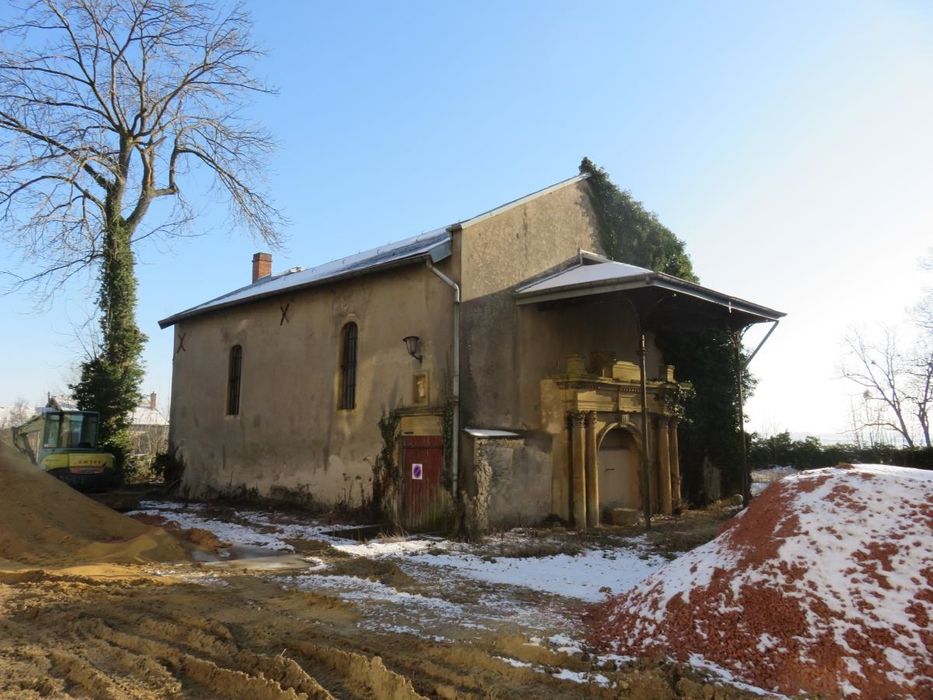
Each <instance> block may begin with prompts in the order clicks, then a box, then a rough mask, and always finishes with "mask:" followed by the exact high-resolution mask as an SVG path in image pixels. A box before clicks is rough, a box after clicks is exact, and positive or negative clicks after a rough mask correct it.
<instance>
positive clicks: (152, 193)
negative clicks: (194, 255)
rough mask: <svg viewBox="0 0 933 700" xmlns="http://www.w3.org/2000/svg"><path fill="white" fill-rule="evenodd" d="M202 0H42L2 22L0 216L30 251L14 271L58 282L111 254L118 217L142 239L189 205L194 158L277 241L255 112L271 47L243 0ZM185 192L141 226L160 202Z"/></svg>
mask: <svg viewBox="0 0 933 700" xmlns="http://www.w3.org/2000/svg"><path fill="white" fill-rule="evenodd" d="M214 7H215V5H214V4H213V3H202V2H197V1H191V0H38V1H37V2H33V3H30V4H28V5H25V6H24V7H23V8H22V10H23V12H22V14H21V17H20V19H19V20H18V21H17V22H15V23H13V24H9V25H7V26H5V27H0V42H2V44H0V45H2V47H3V49H2V50H0V224H2V226H3V235H4V237H5V238H6V240H7V241H8V242H9V243H11V244H12V245H13V246H14V247H15V248H16V249H18V250H20V251H21V252H22V253H23V254H24V255H25V258H26V262H27V263H28V264H29V265H30V267H32V265H34V264H36V263H38V269H32V271H31V272H30V273H27V274H25V275H23V274H21V273H18V272H12V271H7V272H6V274H7V276H8V281H12V282H13V283H14V285H16V284H22V283H24V282H32V281H40V282H43V283H52V284H53V285H57V284H60V283H61V282H62V281H64V280H67V279H68V278H69V277H71V276H73V275H74V274H75V273H77V272H79V271H80V270H82V269H84V268H86V267H88V266H90V265H93V264H94V263H95V262H97V261H99V260H100V259H102V258H103V257H104V255H105V254H106V250H107V245H108V233H109V232H110V231H111V230H112V229H113V228H114V227H115V226H116V225H117V224H119V225H120V227H121V228H123V229H125V233H126V235H127V236H128V237H129V241H130V243H135V242H136V241H138V240H140V239H141V238H143V237H145V236H147V235H152V234H154V233H157V234H167V233H172V232H177V231H178V225H179V224H180V223H184V222H186V221H187V219H188V216H189V215H188V213H187V212H188V211H189V209H188V208H187V206H186V204H187V202H186V201H185V199H184V190H183V182H182V181H183V179H184V177H185V176H187V175H190V174H192V171H193V170H195V169H200V170H202V171H203V172H205V173H207V174H208V175H210V176H212V177H213V181H214V182H215V184H216V185H218V186H219V187H220V188H221V189H222V190H224V191H225V192H226V194H227V195H228V197H229V201H230V203H231V204H232V209H233V213H234V214H235V216H236V217H237V218H238V219H239V220H240V221H242V222H243V223H245V224H246V225H247V226H248V227H249V228H250V229H251V230H252V232H254V233H256V234H258V235H259V236H260V237H261V238H263V239H264V240H266V241H268V242H270V243H273V244H274V243H276V242H278V236H279V233H278V224H279V222H280V217H279V214H278V212H277V211H276V210H275V208H274V207H273V206H272V205H271V204H270V203H269V200H268V199H267V198H266V197H265V195H264V194H263V192H262V190H261V188H260V187H258V185H259V182H258V180H257V178H259V177H260V175H261V173H262V172H263V167H262V166H263V164H264V162H265V157H266V156H267V155H268V153H269V150H270V148H271V146H272V143H271V140H270V138H269V137H268V135H267V134H266V133H265V132H263V131H262V130H260V129H257V128H255V127H253V126H251V125H250V124H248V123H245V122H244V121H243V120H242V119H241V118H240V111H241V107H242V103H243V99H242V98H243V97H244V94H245V93H249V92H268V89H267V87H266V86H265V85H263V84H262V83H261V82H259V81H258V80H256V79H255V78H253V77H252V76H251V74H250V72H249V66H250V64H251V62H252V61H253V60H254V59H255V58H257V57H258V56H259V55H261V52H260V51H259V50H258V49H257V48H256V47H255V46H254V44H253V43H252V42H251V40H250V39H249V30H250V21H249V18H248V16H247V15H246V14H245V12H244V11H243V10H242V8H241V7H240V6H239V5H235V6H233V7H232V8H231V9H229V10H228V11H226V12H219V11H217V10H215V9H214ZM160 198H171V199H174V200H176V202H177V203H178V204H179V205H180V206H179V207H178V208H177V209H176V211H175V212H174V214H175V215H174V216H169V217H168V220H167V221H166V220H163V221H162V224H161V225H160V226H156V227H153V228H150V229H148V230H145V231H143V230H142V228H141V224H142V222H143V220H144V218H145V217H146V215H147V213H148V212H149V209H150V206H151V205H152V203H153V202H154V201H156V200H158V199H160Z"/></svg>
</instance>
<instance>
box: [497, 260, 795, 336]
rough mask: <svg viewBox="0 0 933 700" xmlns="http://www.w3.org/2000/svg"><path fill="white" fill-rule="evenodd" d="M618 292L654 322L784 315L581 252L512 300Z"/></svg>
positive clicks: (725, 321)
mask: <svg viewBox="0 0 933 700" xmlns="http://www.w3.org/2000/svg"><path fill="white" fill-rule="evenodd" d="M596 295H617V296H620V297H625V298H626V299H628V300H629V301H630V302H632V303H633V304H634V305H635V306H636V307H637V308H638V310H639V312H640V313H641V315H642V317H643V319H644V320H645V321H651V323H650V325H651V326H653V327H656V328H657V327H662V326H668V325H672V326H677V327H684V326H689V325H696V326H701V327H702V326H712V325H716V326H722V325H727V326H729V327H732V328H742V327H745V326H749V325H752V324H755V323H765V322H769V321H777V320H778V319H780V318H783V317H784V316H785V314H784V313H783V312H781V311H775V310H774V309H771V308H768V307H766V306H762V305H760V304H755V303H753V302H750V301H746V300H745V299H740V298H739V297H735V296H731V295H729V294H724V293H722V292H718V291H716V290H715V289H710V288H709V287H703V286H701V285H699V284H696V283H694V282H688V281H687V280H683V279H680V278H679V277H674V276H672V275H666V274H664V273H662V272H654V271H652V270H648V269H646V268H643V267H636V266H634V265H627V264H625V263H619V262H615V261H612V260H607V259H605V258H601V257H599V256H595V255H592V254H581V256H580V259H579V261H578V262H576V263H575V264H573V265H571V266H570V267H568V268H566V269H564V270H561V271H559V272H557V273H554V274H552V275H549V276H548V277H545V278H544V279H538V280H535V281H533V282H531V283H529V284H526V285H523V286H521V287H519V288H518V289H516V290H515V298H516V303H517V304H519V305H526V304H545V303H559V302H571V301H573V300H577V299H582V298H585V297H591V296H596Z"/></svg>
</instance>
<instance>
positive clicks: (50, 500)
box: [0, 445, 188, 570]
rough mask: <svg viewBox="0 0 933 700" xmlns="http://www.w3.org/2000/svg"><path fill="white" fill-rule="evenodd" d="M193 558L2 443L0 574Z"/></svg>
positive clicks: (156, 532)
mask: <svg viewBox="0 0 933 700" xmlns="http://www.w3.org/2000/svg"><path fill="white" fill-rule="evenodd" d="M187 558H188V555H187V553H186V552H185V550H184V548H183V547H182V546H181V545H180V544H178V542H176V541H175V540H174V538H172V537H171V535H169V534H167V533H166V532H165V531H164V530H161V529H158V528H153V527H149V526H148V525H144V524H142V523H139V522H136V521H135V520H133V519H132V518H127V517H126V516H124V515H120V514H119V513H117V512H116V511H113V510H111V509H110V508H108V507H106V506H104V505H101V504H100V503H97V502H96V501H93V500H91V499H90V498H88V497H87V496H84V495H83V494H81V493H78V492H77V491H75V490H74V489H73V488H71V487H70V486H68V485H67V484H64V483H62V482H61V481H59V480H58V479H56V478H54V477H52V476H49V475H48V474H46V473H45V472H43V471H41V470H39V469H38V468H37V467H35V466H33V465H32V464H30V463H29V462H28V461H26V460H25V459H23V458H22V457H21V456H20V455H19V454H18V453H16V452H14V451H13V450H11V449H9V448H7V447H4V446H2V445H0V570H3V569H16V568H21V567H22V566H23V565H25V566H46V567H47V566H73V565H83V564H97V563H132V562H139V561H179V560H183V559H187Z"/></svg>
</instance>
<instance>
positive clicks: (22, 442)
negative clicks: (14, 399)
mask: <svg viewBox="0 0 933 700" xmlns="http://www.w3.org/2000/svg"><path fill="white" fill-rule="evenodd" d="M99 425H100V415H99V414H98V413H96V412H94V411H73V410H62V409H60V408H58V407H57V406H46V407H45V408H43V409H42V412H41V413H39V414H37V415H35V416H33V417H32V418H31V419H30V420H28V421H26V422H25V423H23V424H22V425H20V426H18V427H15V428H13V444H14V445H16V447H17V448H18V449H19V450H20V451H21V452H23V453H24V454H26V455H27V456H28V457H29V458H30V459H31V460H32V462H33V463H35V464H37V465H38V466H40V467H41V468H43V469H44V470H45V471H47V472H48V473H49V474H51V475H52V476H54V477H57V478H59V479H61V480H62V481H64V482H66V483H68V484H70V485H71V486H74V487H75V488H77V489H80V490H83V491H97V490H104V489H108V488H111V487H112V486H115V485H116V484H117V474H116V470H115V469H114V460H113V455H112V454H109V453H107V452H102V451H100V450H98V449H97V433H98V427H99Z"/></svg>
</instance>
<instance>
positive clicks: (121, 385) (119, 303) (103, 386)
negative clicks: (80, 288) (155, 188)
mask: <svg viewBox="0 0 933 700" xmlns="http://www.w3.org/2000/svg"><path fill="white" fill-rule="evenodd" d="M102 257H103V262H102V264H101V272H100V290H99V293H98V297H97V306H98V310H99V312H100V348H99V350H98V351H97V352H96V353H95V354H94V356H92V357H91V358H89V359H87V360H86V361H84V362H83V363H82V364H81V377H80V379H79V380H78V382H77V383H76V384H73V385H71V387H70V388H71V390H72V393H73V396H74V398H75V400H76V401H77V403H78V407H79V408H80V409H81V410H90V411H98V412H99V413H100V446H101V448H102V449H105V450H107V451H109V452H112V453H113V454H114V456H115V458H116V465H117V469H118V472H119V473H120V475H121V476H124V477H125V476H126V475H127V474H128V472H129V471H130V470H131V469H130V464H129V457H130V455H131V453H132V442H131V439H130V433H129V427H130V426H129V421H130V416H131V414H132V411H133V409H134V408H135V407H136V406H137V405H139V401H140V385H141V384H142V380H143V367H142V361H141V357H142V352H143V346H144V345H145V342H146V336H145V335H143V333H142V332H141V331H140V330H139V327H138V326H137V325H136V286H137V283H136V274H135V271H134V270H135V266H136V261H135V256H134V254H133V249H132V246H131V232H130V230H129V229H128V227H127V226H126V222H125V221H124V219H123V217H122V216H120V215H119V214H113V215H112V216H111V217H110V218H109V219H108V220H107V222H106V225H105V231H104V247H103V251H102Z"/></svg>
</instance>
